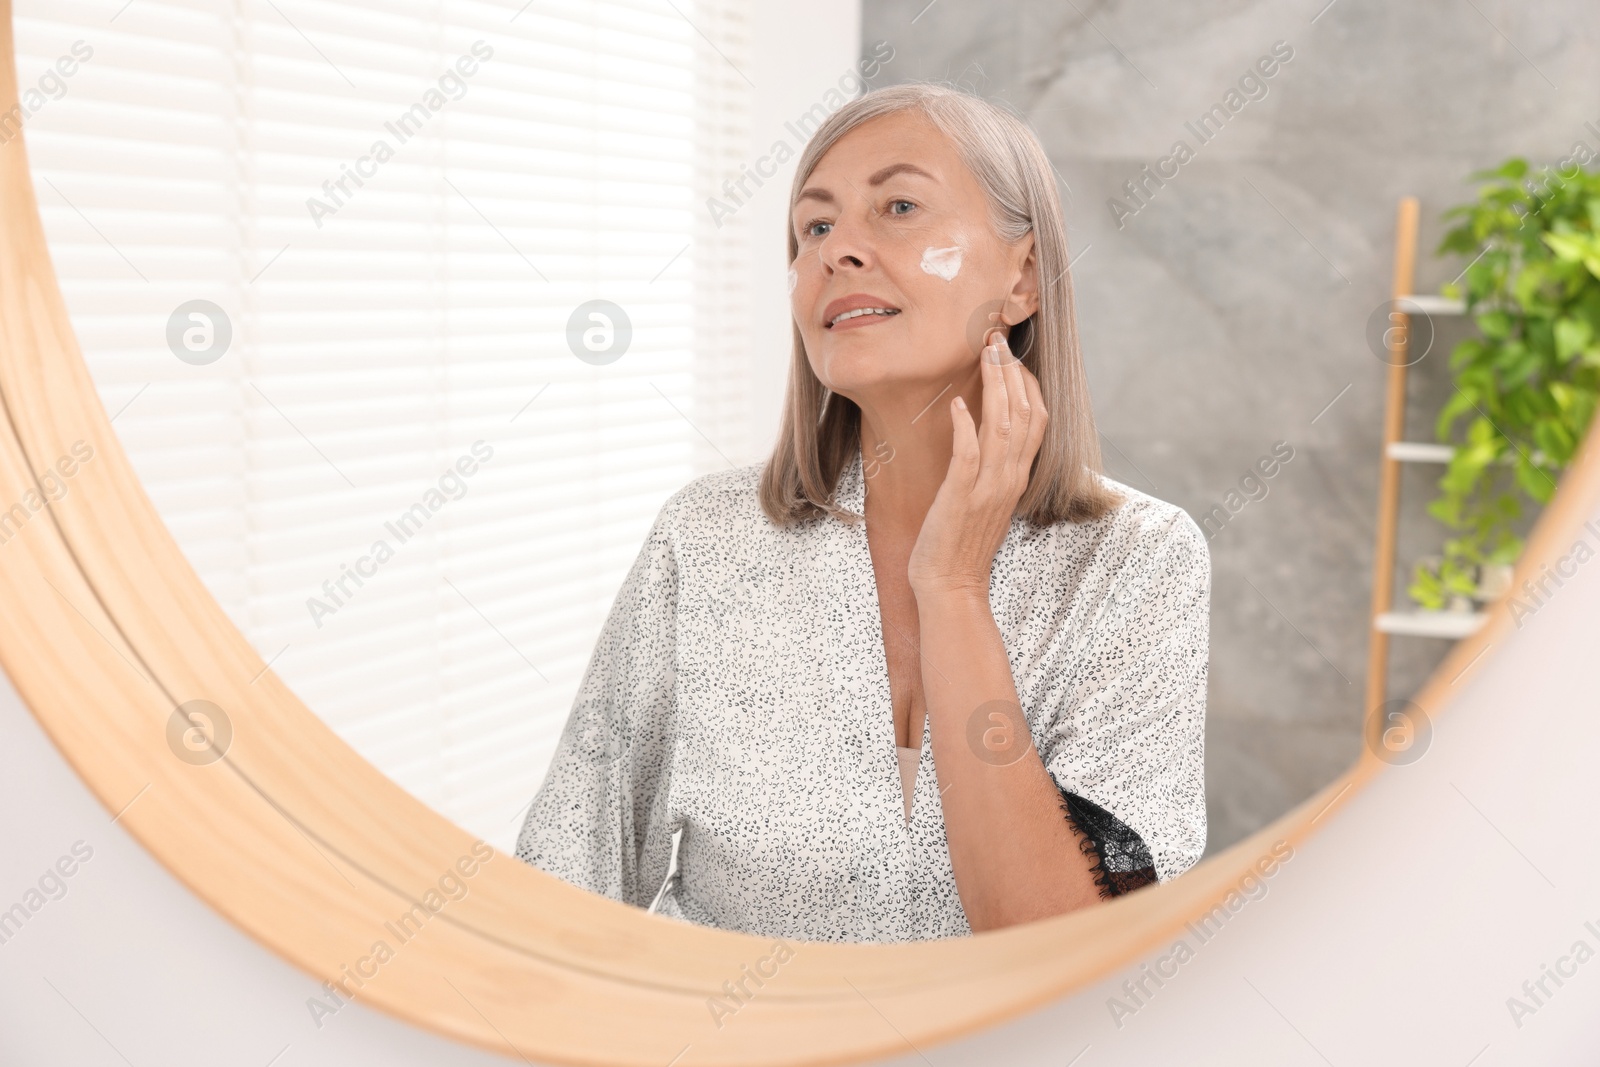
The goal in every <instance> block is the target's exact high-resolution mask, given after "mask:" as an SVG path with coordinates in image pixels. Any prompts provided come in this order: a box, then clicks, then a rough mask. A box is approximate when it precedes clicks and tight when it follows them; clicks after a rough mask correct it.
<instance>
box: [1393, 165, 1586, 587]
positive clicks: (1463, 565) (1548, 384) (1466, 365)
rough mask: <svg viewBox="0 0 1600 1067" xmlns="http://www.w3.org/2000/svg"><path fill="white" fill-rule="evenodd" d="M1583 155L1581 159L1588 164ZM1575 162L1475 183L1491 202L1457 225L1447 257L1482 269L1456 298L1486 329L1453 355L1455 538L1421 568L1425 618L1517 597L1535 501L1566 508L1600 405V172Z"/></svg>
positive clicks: (1440, 505)
mask: <svg viewBox="0 0 1600 1067" xmlns="http://www.w3.org/2000/svg"><path fill="white" fill-rule="evenodd" d="M1580 150H1581V151H1580ZM1591 158H1593V157H1592V155H1591V153H1590V152H1589V150H1588V149H1587V147H1585V146H1583V145H1581V144H1580V145H1578V146H1576V148H1575V149H1574V157H1570V158H1569V159H1567V160H1564V161H1563V162H1562V164H1561V165H1560V166H1558V167H1555V168H1551V167H1545V168H1544V169H1543V170H1541V171H1540V172H1539V173H1538V174H1537V175H1535V176H1533V177H1529V168H1528V164H1527V161H1526V160H1523V159H1518V158H1513V159H1510V160H1508V161H1506V162H1505V163H1504V164H1502V165H1501V166H1500V167H1498V168H1495V169H1493V170H1486V171H1478V172H1476V173H1474V174H1473V175H1472V176H1471V177H1472V178H1473V179H1478V180H1483V181H1485V182H1486V184H1484V185H1482V186H1480V188H1479V189H1478V194H1477V198H1476V199H1475V200H1473V201H1470V202H1468V203H1465V204H1461V205H1459V206H1457V207H1453V208H1451V209H1450V210H1448V211H1446V212H1445V213H1444V216H1443V217H1444V218H1447V219H1449V218H1459V219H1460V220H1461V221H1460V222H1459V223H1458V224H1457V225H1456V226H1455V227H1454V228H1453V229H1451V230H1450V231H1449V232H1447V233H1446V234H1445V236H1444V239H1443V240H1442V241H1441V242H1440V244H1439V247H1438V250H1437V251H1438V253H1440V254H1443V253H1446V252H1453V253H1458V254H1460V255H1462V256H1464V257H1476V258H1474V259H1472V262H1471V263H1470V264H1469V265H1468V266H1467V268H1466V270H1465V271H1464V272H1463V273H1462V275H1461V277H1460V279H1459V280H1458V282H1453V283H1451V284H1449V285H1446V286H1445V287H1444V289H1443V292H1444V294H1445V295H1446V296H1450V297H1455V298H1458V299H1461V300H1463V301H1464V302H1465V304H1466V311H1467V314H1468V315H1470V316H1472V317H1473V320H1474V322H1475V323H1476V325H1477V328H1478V334H1479V336H1477V337H1471V338H1468V339H1466V340H1464V341H1462V342H1461V343H1460V344H1458V345H1456V346H1455V349H1454V350H1453V351H1452V352H1451V354H1450V369H1451V372H1452V377H1453V384H1454V386H1455V391H1454V394H1453V395H1452V396H1451V398H1450V400H1449V401H1448V402H1447V403H1446V404H1445V405H1444V408H1443V409H1442V410H1441V411H1440V412H1439V417H1438V420H1437V422H1436V424H1435V434H1436V436H1437V437H1438V439H1439V440H1440V441H1441V442H1444V443H1447V444H1452V445H1454V446H1455V451H1454V454H1453V457H1452V458H1451V460H1450V462H1449V465H1448V466H1447V467H1446V468H1445V472H1444V475H1443V476H1442V477H1441V478H1440V480H1439V495H1438V497H1437V498H1436V499H1435V500H1433V501H1432V502H1431V503H1430V504H1429V505H1428V512H1429V514H1431V515H1432V516H1433V517H1434V518H1436V519H1438V520H1439V521H1440V522H1441V523H1443V524H1444V526H1445V527H1446V529H1447V530H1448V531H1449V536H1448V537H1447V538H1446V540H1445V542H1444V545H1443V546H1442V550H1441V552H1440V553H1439V554H1438V556H1436V557H1433V558H1431V559H1426V560H1423V561H1421V562H1419V563H1418V564H1417V565H1416V569H1415V571H1414V574H1413V580H1412V583H1411V587H1410V594H1411V597H1412V599H1413V600H1414V601H1416V603H1417V604H1419V605H1420V606H1422V607H1425V608H1431V609H1435V610H1438V609H1441V608H1446V607H1455V608H1460V607H1462V606H1470V603H1469V602H1472V601H1477V602H1480V603H1481V602H1483V601H1485V600H1489V599H1493V598H1495V597H1497V596H1500V595H1503V594H1504V593H1506V592H1508V591H1509V584H1510V583H1509V578H1508V568H1509V566H1510V565H1511V564H1512V563H1513V562H1514V561H1515V560H1516V558H1517V556H1518V555H1519V554H1520V553H1521V551H1522V538H1521V537H1519V536H1518V535H1517V534H1516V532H1515V524H1516V523H1517V521H1518V519H1519V518H1520V517H1521V516H1522V514H1523V507H1524V504H1525V503H1526V502H1528V501H1531V502H1533V503H1534V504H1536V505H1539V506H1542V505H1544V504H1546V503H1548V502H1549V501H1550V499H1551V497H1552V496H1554V495H1555V490H1556V482H1557V480H1558V478H1559V475H1560V473H1561V471H1563V470H1564V469H1565V468H1566V467H1567V465H1568V464H1570V463H1571V462H1572V458H1573V456H1574V454H1576V452H1577V450H1578V445H1579V444H1580V443H1581V442H1582V439H1583V435H1584V433H1585V431H1586V430H1587V429H1588V427H1589V425H1590V422H1591V420H1592V417H1593V415H1594V411H1595V406H1596V398H1597V394H1600V173H1592V172H1589V171H1586V170H1584V169H1583V167H1584V165H1585V164H1587V163H1588V162H1589V161H1590V159H1591Z"/></svg>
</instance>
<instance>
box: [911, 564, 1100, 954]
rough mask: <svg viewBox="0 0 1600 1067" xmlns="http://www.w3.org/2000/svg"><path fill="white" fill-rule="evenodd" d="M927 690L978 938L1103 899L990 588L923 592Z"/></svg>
mask: <svg viewBox="0 0 1600 1067" xmlns="http://www.w3.org/2000/svg"><path fill="white" fill-rule="evenodd" d="M917 615H918V619H919V622H920V625H921V629H922V657H923V668H922V677H923V691H924V697H925V699H926V701H927V707H928V718H929V722H930V726H931V732H932V735H933V761H934V766H935V767H937V768H938V774H939V793H940V799H941V802H942V803H943V805H944V823H945V835H946V838H947V839H948V842H949V848H950V866H951V869H952V870H953V871H954V872H955V879H956V890H957V892H958V893H959V894H960V896H961V906H962V908H963V909H964V910H965V911H966V914H967V923H968V925H970V926H971V927H972V929H973V931H974V932H978V931H983V930H992V929H997V928H999V927H1002V926H1010V925H1012V924H1014V923H1021V922H1029V921H1031V920H1034V919H1043V918H1048V917H1049V916H1051V915H1059V914H1061V913H1063V912H1067V911H1072V910H1074V909H1076V908H1081V907H1084V906H1086V905H1089V904H1093V903H1097V902H1098V901H1099V900H1100V889H1099V887H1098V886H1097V885H1096V884H1095V880H1094V874H1093V870H1094V866H1095V858H1094V855H1093V853H1092V852H1089V851H1087V850H1085V849H1084V848H1083V845H1082V838H1081V837H1080V835H1079V833H1078V831H1077V830H1075V829H1074V827H1073V825H1072V823H1071V822H1069V821H1068V819H1067V818H1066V817H1065V816H1064V814H1063V811H1062V796H1061V792H1060V790H1059V789H1057V787H1056V783H1055V780H1054V779H1053V778H1051V777H1050V772H1049V771H1047V770H1046V769H1045V766H1044V762H1043V760H1041V759H1040V757H1039V752H1038V750H1037V749H1035V748H1034V747H1033V743H1032V739H1031V736H1030V735H1029V732H1028V727H1027V723H1026V721H1025V720H1024V719H1023V717H1022V715H1021V709H1020V705H1019V703H1018V700H1017V690H1016V685H1015V683H1014V682H1013V681H1012V678H1011V663H1010V661H1009V660H1008V659H1007V658H1006V649H1005V645H1004V643H1003V642H1002V641H1001V638H1000V630H999V627H997V626H996V625H995V621H994V616H993V615H992V614H991V613H990V610H989V594H988V590H987V588H985V589H984V590H982V591H975V590H965V591H964V590H954V589H952V590H944V591H940V592H929V593H926V594H922V595H919V596H918V597H917Z"/></svg>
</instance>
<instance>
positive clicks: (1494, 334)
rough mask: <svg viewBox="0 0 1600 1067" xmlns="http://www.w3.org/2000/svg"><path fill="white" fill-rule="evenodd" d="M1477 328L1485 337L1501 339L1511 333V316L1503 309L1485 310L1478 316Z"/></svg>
mask: <svg viewBox="0 0 1600 1067" xmlns="http://www.w3.org/2000/svg"><path fill="white" fill-rule="evenodd" d="M1478 329H1480V330H1482V331H1483V333H1484V336H1485V337H1490V338H1493V339H1494V340H1497V341H1498V340H1502V339H1504V338H1505V337H1507V336H1509V335H1510V333H1511V316H1510V315H1509V314H1507V313H1506V312H1504V311H1485V312H1484V313H1483V314H1481V315H1479V316H1478Z"/></svg>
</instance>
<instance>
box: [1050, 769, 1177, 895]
mask: <svg viewBox="0 0 1600 1067" xmlns="http://www.w3.org/2000/svg"><path fill="white" fill-rule="evenodd" d="M1060 793H1061V810H1062V811H1064V812H1065V813H1066V816H1067V821H1068V822H1069V823H1071V824H1072V827H1073V829H1075V830H1077V831H1078V835H1079V837H1078V845H1079V847H1080V848H1082V849H1083V854H1084V855H1086V856H1091V857H1093V858H1094V867H1093V868H1091V870H1090V873H1091V874H1092V875H1093V876H1094V884H1095V885H1097V886H1099V887H1100V897H1101V899H1103V900H1110V899H1111V898H1112V897H1119V896H1121V895H1122V894H1124V893H1131V892H1133V891H1134V890H1135V889H1138V888H1140V887H1141V886H1147V885H1149V884H1151V883H1152V882H1154V881H1156V869H1155V861H1154V860H1153V859H1152V858H1151V856H1150V849H1149V847H1148V846H1146V845H1145V843H1144V838H1142V837H1140V836H1139V832H1138V831H1137V830H1135V829H1134V828H1133V827H1131V826H1129V825H1128V824H1127V823H1125V822H1123V821H1122V820H1121V819H1119V818H1117V817H1116V816H1115V815H1113V814H1111V813H1110V812H1109V811H1107V810H1106V809H1105V808H1102V807H1101V806H1100V805H1098V804H1096V803H1095V802H1094V801H1092V800H1089V799H1087V798H1086V797H1080V796H1078V795H1077V794H1076V793H1069V792H1067V791H1066V790H1065V789H1062V790H1060Z"/></svg>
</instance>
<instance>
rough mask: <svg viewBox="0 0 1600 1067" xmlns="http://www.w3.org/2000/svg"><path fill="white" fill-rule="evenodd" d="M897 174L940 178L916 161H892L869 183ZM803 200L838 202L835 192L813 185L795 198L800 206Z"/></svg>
mask: <svg viewBox="0 0 1600 1067" xmlns="http://www.w3.org/2000/svg"><path fill="white" fill-rule="evenodd" d="M896 174H918V175H921V176H922V177H924V178H927V179H928V180H929V181H937V180H938V179H936V178H934V176H933V175H931V174H929V173H928V172H927V171H925V170H923V169H922V168H921V167H919V166H917V165H916V164H915V163H891V164H889V165H888V166H887V167H884V168H883V169H882V170H880V171H877V172H876V173H874V174H873V175H872V176H871V177H870V178H868V179H867V184H868V185H873V186H877V185H882V184H883V183H884V182H886V181H888V180H889V179H890V178H893V177H894V176H895V175H896ZM802 200H820V201H822V202H823V203H824V204H833V203H837V201H836V200H835V199H834V196H833V194H832V193H830V192H828V191H827V190H826V189H817V188H814V187H811V186H808V187H806V188H805V189H802V190H801V191H800V195H799V196H797V197H795V198H794V202H795V206H797V207H798V206H799V204H800V201H802Z"/></svg>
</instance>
